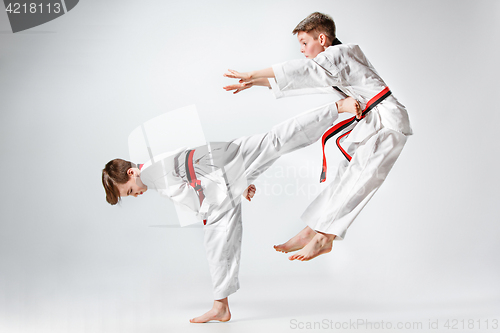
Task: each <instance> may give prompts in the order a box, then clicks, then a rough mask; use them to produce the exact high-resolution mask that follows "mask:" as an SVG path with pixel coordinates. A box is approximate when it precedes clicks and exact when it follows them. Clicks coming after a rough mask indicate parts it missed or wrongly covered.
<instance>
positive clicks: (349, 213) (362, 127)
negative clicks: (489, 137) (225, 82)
mask: <svg viewBox="0 0 500 333" xmlns="http://www.w3.org/2000/svg"><path fill="white" fill-rule="evenodd" d="M292 33H293V34H294V35H295V34H297V38H298V41H299V43H300V51H301V52H302V53H303V54H304V55H305V57H306V59H304V60H293V61H288V62H285V63H282V64H278V65H274V66H272V67H270V68H266V69H263V70H258V71H253V72H247V73H239V72H237V71H234V70H229V72H228V73H226V74H224V75H225V76H226V77H229V78H236V79H240V80H239V83H238V84H234V85H229V86H226V87H224V89H225V90H227V91H233V93H238V92H240V91H242V90H245V89H248V88H250V87H252V86H254V85H260V86H268V87H271V88H272V89H273V92H274V93H275V95H276V97H277V98H279V97H282V96H286V95H287V94H289V93H292V92H294V91H296V92H297V93H301V92H302V93H307V92H308V91H307V89H310V88H323V89H329V90H330V92H331V93H334V92H336V91H341V92H342V93H343V94H345V96H352V97H354V98H355V99H356V100H358V101H359V102H360V103H361V107H362V109H363V114H362V116H361V117H359V118H354V117H353V118H351V119H348V120H346V121H343V122H340V123H338V124H336V125H335V126H334V127H332V128H330V129H329V130H328V131H326V132H325V134H324V135H323V137H322V143H323V171H322V174H321V178H320V181H321V182H323V181H325V179H326V171H327V170H326V159H325V154H324V145H325V143H326V141H327V140H328V139H330V138H332V137H334V136H338V137H337V139H336V143H337V146H338V147H339V149H340V150H341V152H342V153H343V155H344V156H345V158H346V160H344V161H343V162H342V163H341V164H340V166H339V169H338V172H337V176H336V178H335V180H334V181H333V182H332V183H331V184H329V186H328V187H326V188H325V189H324V190H323V191H322V192H321V193H320V194H319V195H318V196H317V197H316V199H314V201H313V202H312V203H311V204H310V206H309V207H308V208H307V209H306V211H305V212H304V214H303V215H302V219H303V220H304V221H305V222H306V223H307V225H308V226H307V227H306V228H305V229H303V230H302V231H301V232H299V233H298V234H297V235H296V236H295V237H293V238H291V239H290V240H289V241H287V242H286V243H284V244H281V245H277V246H275V249H276V250H277V251H280V252H284V253H288V252H292V251H298V250H300V251H299V252H297V253H296V254H293V255H291V256H290V257H289V259H290V260H301V261H307V260H310V259H313V258H315V257H317V256H319V255H321V254H325V253H328V252H330V251H331V249H332V245H333V240H334V239H337V240H342V239H344V237H345V234H346V231H347V229H348V227H349V226H350V225H351V223H352V222H353V220H354V219H355V218H356V216H357V215H358V214H359V212H360V211H361V209H362V208H363V207H364V206H365V205H366V203H367V202H368V201H369V200H370V199H371V197H372V196H373V194H374V193H375V192H376V191H377V189H378V188H379V187H380V185H382V183H383V181H384V180H385V178H386V176H387V174H388V173H389V171H390V170H391V168H392V166H393V165H394V163H395V162H396V159H397V158H398V156H399V154H400V153H401V150H402V149H403V147H404V145H405V143H406V138H407V136H408V135H411V134H412V130H411V127H410V122H409V118H408V114H407V111H406V109H405V107H404V106H403V105H402V104H400V103H399V102H398V101H397V100H396V98H395V97H394V95H392V93H391V91H390V90H389V88H388V87H387V85H386V84H385V82H384V81H383V80H382V78H381V77H380V76H379V75H378V73H377V72H376V71H375V69H374V67H373V66H372V65H371V63H370V62H369V61H368V59H367V58H366V57H365V55H364V54H363V52H362V51H361V49H360V48H359V46H358V45H354V44H347V45H344V44H341V42H340V41H339V40H338V39H337V38H336V31H335V23H334V22H333V20H332V18H331V17H330V16H328V15H325V14H322V13H318V12H316V13H313V14H311V15H309V16H308V17H307V18H305V19H304V20H303V21H301V22H300V23H299V24H298V25H297V26H296V27H295V29H294V30H293V32H292ZM267 79H269V80H267ZM273 79H274V80H273ZM304 89H305V90H304Z"/></svg>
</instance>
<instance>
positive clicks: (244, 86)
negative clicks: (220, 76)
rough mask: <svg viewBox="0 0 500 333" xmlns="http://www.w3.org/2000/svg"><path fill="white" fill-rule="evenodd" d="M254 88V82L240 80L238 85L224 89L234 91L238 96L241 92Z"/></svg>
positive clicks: (231, 85)
mask: <svg viewBox="0 0 500 333" xmlns="http://www.w3.org/2000/svg"><path fill="white" fill-rule="evenodd" d="M252 86H253V81H248V82H245V81H243V80H240V81H239V82H238V83H237V84H230V85H228V86H225V87H222V88H223V89H224V90H226V91H233V90H234V91H233V94H237V93H239V92H240V91H243V90H245V89H248V88H251V87H252Z"/></svg>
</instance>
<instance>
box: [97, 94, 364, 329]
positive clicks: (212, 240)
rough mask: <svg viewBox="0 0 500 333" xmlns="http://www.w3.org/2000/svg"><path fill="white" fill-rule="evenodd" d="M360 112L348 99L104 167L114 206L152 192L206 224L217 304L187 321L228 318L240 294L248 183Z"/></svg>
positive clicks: (251, 190) (249, 192) (108, 194)
mask: <svg viewBox="0 0 500 333" xmlns="http://www.w3.org/2000/svg"><path fill="white" fill-rule="evenodd" d="M359 111H360V108H359V104H358V103H357V101H356V100H354V99H353V98H348V99H344V100H339V101H338V102H336V103H330V104H327V105H325V106H322V107H319V108H317V109H314V110H311V111H308V112H306V113H303V114H301V115H299V116H296V117H294V118H291V119H289V120H287V121H285V122H283V123H281V124H279V125H277V126H275V127H273V128H272V129H271V131H269V132H267V133H263V134H258V135H253V136H249V137H242V138H238V139H235V140H232V141H229V142H219V143H210V144H209V145H208V146H201V147H196V148H191V149H186V148H181V149H179V150H177V151H175V152H171V153H165V154H163V155H160V156H155V157H154V159H152V160H151V161H148V162H146V163H145V164H142V165H138V166H137V165H135V164H133V163H131V162H129V161H124V160H121V159H115V160H112V161H110V162H108V163H107V164H106V166H105V168H104V169H103V171H102V182H103V186H104V189H105V191H106V200H107V201H108V203H110V204H112V205H114V204H116V203H117V202H118V201H120V200H121V198H122V197H126V196H134V197H137V196H139V195H141V194H143V193H144V192H146V191H147V190H148V189H150V188H153V189H156V190H157V191H158V192H159V193H160V194H161V195H164V196H167V197H169V198H170V199H172V200H173V201H174V202H175V203H176V204H177V205H181V206H182V207H183V208H185V209H188V210H190V211H192V213H193V214H196V216H197V217H198V218H199V220H203V222H204V224H205V226H204V245H205V251H206V255H207V259H208V263H209V267H210V273H211V277H212V284H213V292H214V299H215V301H214V304H213V307H212V309H211V310H210V311H208V312H207V313H205V314H203V315H202V316H199V317H197V318H194V319H191V322H196V323H202V322H207V321H210V320H218V321H228V320H229V319H230V318H231V313H230V311H229V303H228V299H227V298H228V296H229V295H231V294H232V293H234V292H236V291H237V290H238V289H239V281H238V271H239V262H240V251H241V236H242V223H241V202H240V200H239V198H240V195H241V194H243V195H244V196H245V197H246V198H247V199H248V200H250V199H251V198H252V197H253V195H254V193H255V186H253V185H250V186H249V184H251V182H253V181H254V180H255V179H256V178H257V177H258V176H259V175H260V174H261V173H263V172H264V171H265V170H266V169H267V168H269V166H271V164H272V163H274V162H275V161H276V160H277V159H278V158H279V157H280V156H281V155H283V154H286V153H289V152H292V151H294V150H296V149H299V148H302V147H306V146H308V145H310V144H311V143H313V142H315V141H317V140H318V139H319V138H320V137H321V135H322V134H323V132H324V131H325V130H326V129H327V128H329V127H330V126H331V125H332V124H333V123H334V121H335V120H336V119H337V117H338V112H350V113H353V114H356V113H359ZM235 194H236V195H235Z"/></svg>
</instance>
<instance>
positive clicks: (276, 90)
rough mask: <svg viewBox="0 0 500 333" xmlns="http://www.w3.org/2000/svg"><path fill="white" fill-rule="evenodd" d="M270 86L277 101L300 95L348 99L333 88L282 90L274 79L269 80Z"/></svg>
mask: <svg viewBox="0 0 500 333" xmlns="http://www.w3.org/2000/svg"><path fill="white" fill-rule="evenodd" d="M269 84H270V85H271V89H272V91H273V94H274V97H275V98H276V99H278V98H283V97H292V96H300V95H314V94H333V95H334V98H335V97H337V100H339V99H343V98H346V97H347V96H346V95H342V94H340V93H339V92H338V91H337V90H335V89H333V88H332V87H315V88H303V89H293V90H284V91H283V90H281V89H280V87H279V86H278V84H277V82H276V80H275V79H274V78H269Z"/></svg>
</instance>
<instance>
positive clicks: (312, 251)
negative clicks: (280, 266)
mask: <svg viewBox="0 0 500 333" xmlns="http://www.w3.org/2000/svg"><path fill="white" fill-rule="evenodd" d="M334 239H335V235H332V234H324V233H322V232H318V233H316V236H314V237H313V239H312V240H311V241H310V242H309V243H308V244H307V245H306V246H304V248H303V249H302V250H300V251H299V252H297V253H296V254H294V255H291V256H290V257H288V259H290V260H300V261H308V260H311V259H314V258H316V257H317V256H319V255H322V254H325V253H328V252H330V251H331V250H332V247H333V240H334Z"/></svg>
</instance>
